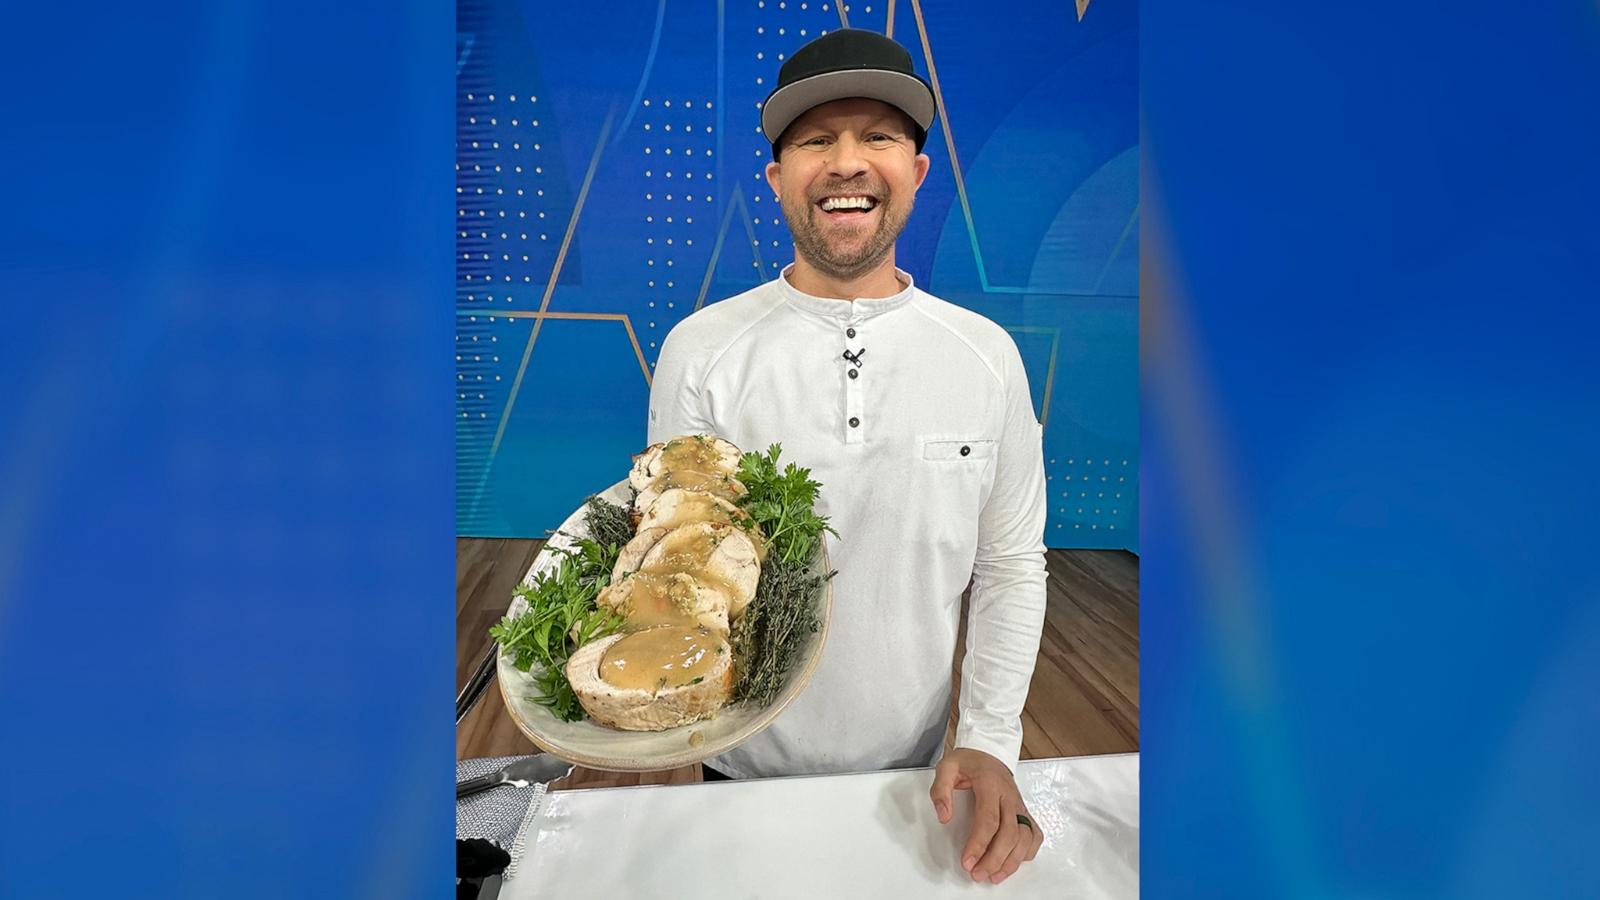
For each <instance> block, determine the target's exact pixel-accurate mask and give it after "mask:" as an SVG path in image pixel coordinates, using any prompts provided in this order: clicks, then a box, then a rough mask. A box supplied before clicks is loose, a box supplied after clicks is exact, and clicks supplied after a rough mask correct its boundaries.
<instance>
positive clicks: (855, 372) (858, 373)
mask: <svg viewBox="0 0 1600 900" xmlns="http://www.w3.org/2000/svg"><path fill="white" fill-rule="evenodd" d="M860 374H861V373H860V372H857V371H856V370H855V369H851V370H850V377H851V378H855V377H856V376H857V375H860Z"/></svg>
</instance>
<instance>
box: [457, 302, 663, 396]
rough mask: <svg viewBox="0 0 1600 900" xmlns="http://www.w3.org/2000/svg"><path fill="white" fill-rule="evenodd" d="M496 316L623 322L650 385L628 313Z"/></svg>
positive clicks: (512, 312) (515, 312) (506, 313)
mask: <svg viewBox="0 0 1600 900" xmlns="http://www.w3.org/2000/svg"><path fill="white" fill-rule="evenodd" d="M475 312H476V311H475ZM494 314H495V315H497V316H502V317H504V318H507V319H534V320H536V321H542V320H544V319H577V320H580V321H590V322H621V323H622V327H623V328H625V329H627V332H628V342H629V343H630V344H632V345H633V355H634V356H635V357H636V358H637V359H638V360H639V371H640V372H643V373H644V383H645V384H646V385H649V384H650V364H649V363H647V362H645V360H644V350H643V349H641V348H640V346H639V337H638V335H637V334H635V333H634V330H633V320H632V319H630V318H628V314H627V313H583V312H533V311H532V310H528V311H518V310H507V311H504V312H501V311H498V310H497V311H495V313H494ZM535 327H537V326H535Z"/></svg>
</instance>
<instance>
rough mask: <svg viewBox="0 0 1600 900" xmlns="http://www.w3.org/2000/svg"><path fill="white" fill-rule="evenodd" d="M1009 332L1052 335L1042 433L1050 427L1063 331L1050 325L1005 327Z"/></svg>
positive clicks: (1045, 382)
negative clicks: (1051, 405) (1051, 402)
mask: <svg viewBox="0 0 1600 900" xmlns="http://www.w3.org/2000/svg"><path fill="white" fill-rule="evenodd" d="M1002 327H1004V328H1005V330H1007V331H1016V332H1020V333H1022V334H1048V335H1050V336H1051V337H1050V363H1049V365H1048V366H1046V367H1045V374H1044V397H1043V398H1042V399H1041V401H1040V402H1041V403H1042V404H1043V406H1044V412H1043V413H1042V414H1041V415H1040V416H1039V430H1040V431H1041V432H1042V431H1044V430H1045V429H1046V428H1048V427H1050V394H1051V392H1053V391H1054V390H1055V387H1056V358H1057V352H1058V351H1059V350H1060V349H1061V329H1060V328H1058V327H1053V326H1050V325H1005V326H1002Z"/></svg>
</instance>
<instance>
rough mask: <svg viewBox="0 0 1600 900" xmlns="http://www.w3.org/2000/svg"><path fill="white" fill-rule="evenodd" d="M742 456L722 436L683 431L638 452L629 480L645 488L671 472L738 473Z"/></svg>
mask: <svg viewBox="0 0 1600 900" xmlns="http://www.w3.org/2000/svg"><path fill="white" fill-rule="evenodd" d="M741 456H743V454H742V453H740V451H739V448H738V447H735V446H734V445H733V444H732V443H731V442H729V441H725V440H723V439H722V438H719V437H713V436H711V435H707V434H684V435H679V436H678V437H675V438H672V439H671V440H668V441H666V442H664V443H660V444H651V445H650V446H648V447H646V448H644V451H643V452H641V453H640V454H639V455H637V456H635V457H634V458H633V469H632V471H630V472H629V473H628V483H629V484H631V485H633V489H634V490H636V491H643V490H644V489H645V488H647V487H649V486H650V483H651V482H653V481H655V480H656V479H657V478H660V477H661V476H662V475H664V474H666V473H668V472H679V473H682V474H680V478H681V477H685V476H686V475H688V474H690V473H694V474H698V475H702V476H711V475H737V474H738V473H739V458H740V457H741ZM683 486H685V487H689V486H691V485H687V484H685V485H683Z"/></svg>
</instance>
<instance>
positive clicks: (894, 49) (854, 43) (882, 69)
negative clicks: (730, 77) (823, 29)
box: [761, 28, 934, 159]
mask: <svg viewBox="0 0 1600 900" xmlns="http://www.w3.org/2000/svg"><path fill="white" fill-rule="evenodd" d="M851 97H865V98H867V99H869V100H880V101H882V102H884V103H887V104H889V105H890V106H893V107H896V108H898V109H899V110H900V111H901V112H903V113H905V114H906V115H908V116H910V117H911V120H912V122H914V123H915V124H916V131H917V134H916V139H917V152H918V153H920V152H922V145H923V144H924V143H925V142H926V141H927V139H928V129H929V128H931V127H932V126H933V114H934V103H933V89H932V88H930V87H928V83H927V82H926V81H924V80H922V77H921V76H920V75H918V74H917V73H916V72H915V71H914V70H913V69H912V67H911V54H910V53H909V52H908V51H907V50H906V48H904V47H902V46H900V44H898V43H896V42H895V41H894V40H893V39H892V38H887V37H884V36H883V35H881V34H878V33H877V32H875V31H865V30H863V29H860V28H844V29H840V30H838V31H832V32H829V33H828V34H825V35H823V36H822V37H819V38H817V39H816V40H814V41H811V42H810V43H808V44H806V45H805V46H803V47H801V48H800V49H799V50H796V51H795V52H794V53H793V55H791V56H790V57H789V58H788V59H787V60H786V61H784V64H783V66H782V68H780V69H778V86H777V88H776V89H774V90H773V92H772V93H771V94H768V95H767V99H766V102H764V103H762V104H761V131H762V133H764V134H765V135H766V136H767V140H769V141H771V142H772V145H773V151H772V156H773V158H774V159H776V158H777V157H778V138H779V137H781V136H782V135H783V131H784V129H786V128H788V127H789V125H790V124H791V123H792V122H794V120H795V119H798V118H800V117H801V116H802V115H804V114H805V112H806V110H808V109H811V108H812V107H813V106H821V105H822V104H824V103H828V102H830V101H833V100H845V99H848V98H851Z"/></svg>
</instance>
